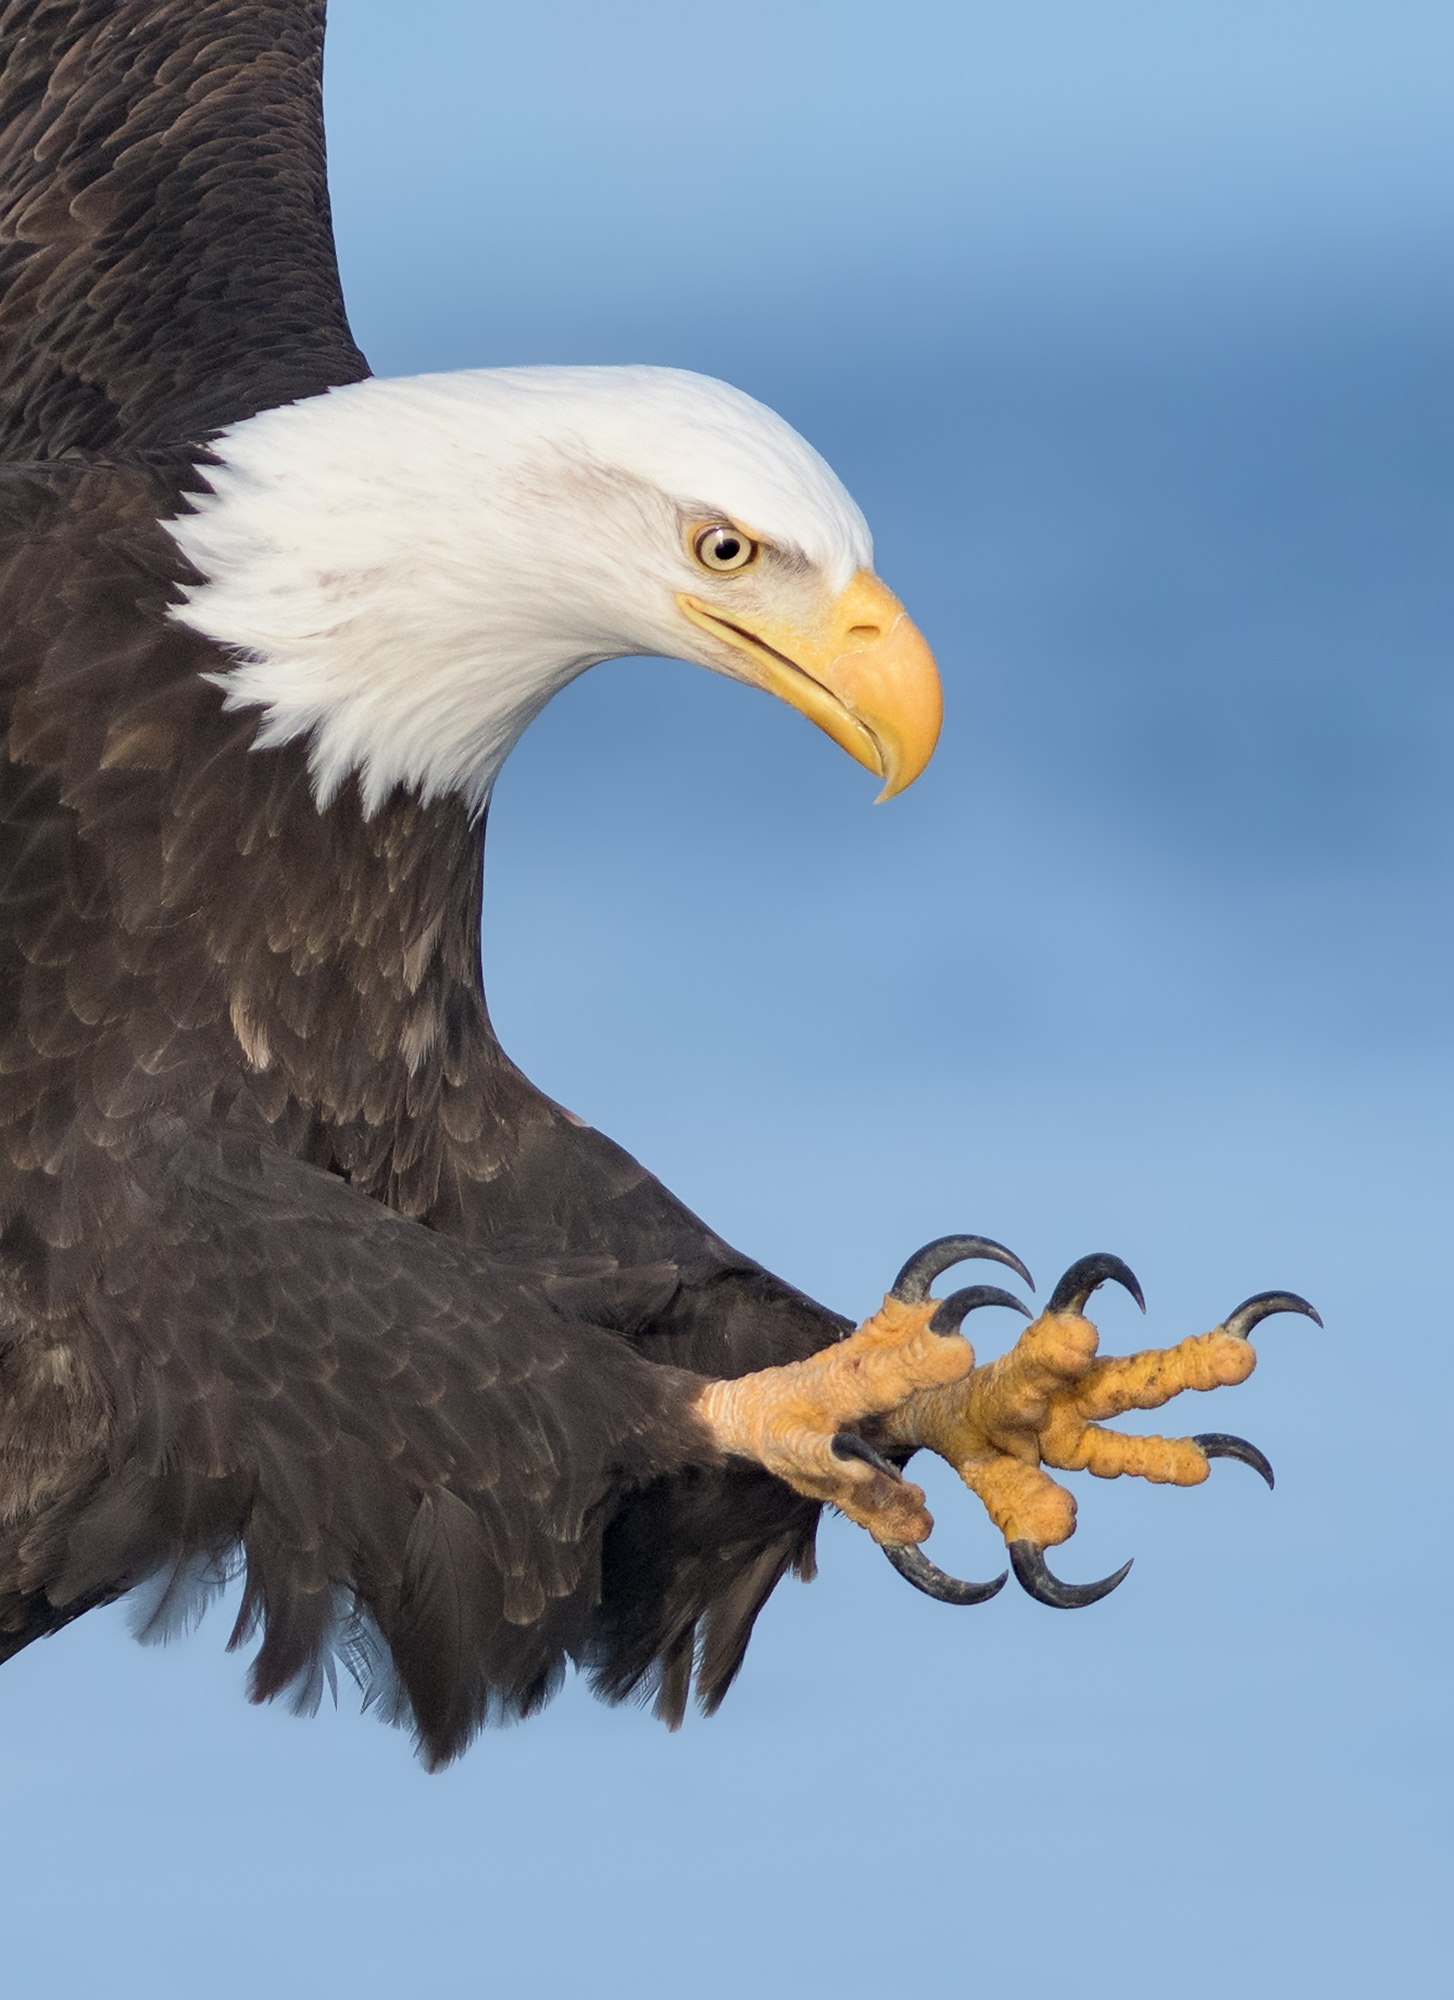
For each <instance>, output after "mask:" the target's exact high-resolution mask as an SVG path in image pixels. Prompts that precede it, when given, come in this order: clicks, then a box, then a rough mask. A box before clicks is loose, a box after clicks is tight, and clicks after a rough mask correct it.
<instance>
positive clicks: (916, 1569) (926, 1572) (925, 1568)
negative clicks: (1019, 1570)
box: [880, 1542, 1010, 1604]
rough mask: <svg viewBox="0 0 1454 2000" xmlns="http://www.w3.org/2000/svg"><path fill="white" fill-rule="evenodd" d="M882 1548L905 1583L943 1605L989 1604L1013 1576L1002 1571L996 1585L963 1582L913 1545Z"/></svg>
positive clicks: (887, 1543) (894, 1543) (898, 1543)
mask: <svg viewBox="0 0 1454 2000" xmlns="http://www.w3.org/2000/svg"><path fill="white" fill-rule="evenodd" d="M880 1546H881V1547H882V1549H883V1552H884V1554H885V1555H886V1556H887V1557H888V1559H889V1561H890V1562H891V1563H892V1564H893V1566H894V1568H895V1569H896V1570H897V1571H898V1573H899V1575H900V1576H901V1577H902V1578H903V1579H904V1581H905V1582H906V1583H912V1584H913V1586H914V1588H915V1590H922V1591H923V1593H924V1595H925V1596H926V1597H937V1598H938V1600H939V1602H940V1603H941V1604H988V1603H989V1601H990V1599H991V1598H992V1597H998V1596H999V1594H1000V1592H1001V1591H1002V1590H1003V1589H1004V1587H1005V1583H1006V1581H1007V1580H1008V1578H1009V1574H1010V1572H1009V1571H1008V1570H1007V1569H1002V1570H1001V1571H1000V1573H999V1575H998V1576H997V1577H996V1578H995V1580H994V1582H993V1583H962V1582H961V1581H960V1579H959V1578H958V1577H957V1576H951V1575H950V1574H949V1572H948V1571H947V1570H942V1569H940V1567H939V1565H938V1564H937V1563H931V1562H930V1560H929V1558H928V1557H927V1556H926V1555H925V1553H924V1551H923V1550H922V1549H920V1548H916V1547H915V1546H914V1544H913V1543H912V1542H883V1543H881V1544H880Z"/></svg>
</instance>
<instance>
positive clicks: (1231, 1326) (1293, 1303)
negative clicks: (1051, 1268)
mask: <svg viewBox="0 0 1454 2000" xmlns="http://www.w3.org/2000/svg"><path fill="white" fill-rule="evenodd" d="M1030 1289H1031V1291H1034V1289H1035V1287H1034V1286H1033V1285H1032V1286H1031V1287H1030ZM1274 1313H1301V1314H1302V1315H1303V1317H1304V1318H1305V1319H1310V1320H1312V1321H1313V1323H1314V1324H1315V1325H1317V1326H1321V1325H1322V1324H1323V1321H1322V1317H1321V1315H1320V1314H1319V1312H1318V1309H1317V1307H1316V1306H1310V1305H1309V1304H1308V1302H1307V1300H1306V1299H1301V1298H1299V1297H1298V1295H1297V1293H1296V1292H1254V1293H1253V1294H1252V1297H1251V1298H1250V1299H1243V1301H1242V1303H1241V1305H1240V1306H1238V1308H1237V1310H1236V1311H1235V1312H1229V1313H1228V1314H1227V1317H1226V1318H1225V1319H1224V1320H1223V1321H1222V1325H1223V1327H1224V1328H1225V1330H1226V1331H1227V1332H1228V1333H1230V1334H1233V1335H1235V1336H1236V1338H1237V1339H1238V1340H1245V1339H1246V1338H1247V1336H1248V1334H1249V1333H1251V1331H1252V1329H1253V1327H1254V1326H1260V1325H1261V1324H1262V1322H1263V1320H1265V1319H1271V1317H1272V1315H1273V1314H1274Z"/></svg>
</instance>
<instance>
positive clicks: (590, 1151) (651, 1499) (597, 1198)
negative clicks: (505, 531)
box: [0, 0, 845, 1761]
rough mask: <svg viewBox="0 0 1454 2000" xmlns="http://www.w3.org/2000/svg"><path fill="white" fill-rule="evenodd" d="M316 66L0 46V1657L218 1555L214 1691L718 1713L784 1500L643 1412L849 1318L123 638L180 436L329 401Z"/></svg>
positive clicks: (218, 710)
mask: <svg viewBox="0 0 1454 2000" xmlns="http://www.w3.org/2000/svg"><path fill="white" fill-rule="evenodd" d="M321 32H322V8H321V5H315V4H307V3H306V0H297V4H294V0H287V3H286V4H284V3H283V0H253V4H238V0H213V4H202V5H199V4H196V0H191V4H186V0H170V4H161V5H148V4H143V0H130V4H122V5H120V6H116V5H103V4H100V0H86V4H81V5H74V4H73V5H63V4H52V5H48V4H44V0H41V4H34V0H32V4H29V5H11V6H10V7H9V8H8V9H7V10H6V11H5V13H4V15H3V16H0V112H3V114H4V116H5V117H6V118H7V119H8V121H9V122H8V125H7V126H6V128H5V130H4V131H3V133H0V162H3V170H4V174H5V196H6V201H7V207H6V211H5V219H4V221H3V224H0V281H3V285H4V291H3V296H0V336H3V338H0V441H3V444H4V449H5V455H6V457H7V458H8V463H6V464H4V465H0V634H3V646H0V706H3V712H0V731H3V732H5V733H4V739H3V740H4V741H5V742H6V744H7V747H8V758H7V759H6V761H5V763H4V765H3V768H0V1651H4V1652H10V1651H14V1650H15V1649H16V1648H17V1647H19V1646H21V1645H24V1644H26V1643H27V1642H28V1641H29V1640H31V1639H33V1638H36V1637H39V1636H41V1635H43V1634H44V1633H46V1632H49V1631H52V1630H55V1629H56V1628H57V1627H59V1626H60V1625H63V1624H65V1623H67V1622H68V1621H69V1620H70V1619H72V1618H74V1617H75V1616H77V1615H79V1614H80V1613H81V1612H83V1611H85V1610H86V1609H88V1608H90V1607H91V1606H93V1605H95V1604H98V1603H102V1602H105V1601H108V1600H110V1599H112V1598H114V1597H116V1596H117V1595H119V1594H120V1593H122V1592H124V1591H126V1590H128V1589H130V1588H132V1587H134V1586H135V1585H137V1584H138V1583H140V1582H141V1581H143V1580H144V1579H147V1578H152V1579H153V1580H154V1581H153V1584H152V1588H153V1591H154V1593H155V1596H154V1600H153V1616H154V1617H155V1619H156V1620H157V1621H159V1622H162V1623H164V1622H165V1621H166V1620H167V1619H168V1618H170V1617H172V1616H173V1615H174V1614H175V1612H176V1610H177V1607H178V1605H179V1603H181V1602H182V1601H183V1600H184V1599H185V1598H186V1596H187V1593H188V1590H189V1589H192V1588H194V1587H198V1586H204V1585H205V1584H206V1583H207V1582H209V1581H216V1580H217V1579H218V1578H219V1577H220V1576H222V1575H223V1574H225V1573H226V1569H227V1565H228V1562H229V1560H230V1558H231V1552H233V1551H236V1550H240V1551H241V1555H242V1559H243V1560H244V1561H245V1565H246V1575H247V1582H246V1594H245V1599H244V1605H243V1612H242V1616H241V1618H240V1620H239V1631H240V1633H246V1632H250V1631H252V1630H254V1629H256V1630H259V1631H260V1632H261V1635H262V1644H261V1648H260V1651H259V1654H258V1657H257V1661H256V1665H255V1668H254V1686H255V1690H256V1692H257V1693H258V1694H259V1695H260V1696H261V1695H270V1694H273V1693H276V1692H278V1691H279V1690H281V1689H283V1688H291V1689H292V1690H293V1691H294V1692H295V1694H296V1695H297V1696H298V1697H299V1698H300V1699H302V1700H304V1701H307V1700H308V1699H310V1698H312V1697H313V1696H314V1695H315V1694H316V1690H317V1688H318V1686H319V1685H320V1676H321V1675H322V1674H323V1673H324V1672H326V1671H327V1669H328V1662H329V1659H330V1657H331V1652H332V1650H333V1648H334V1647H335V1645H337V1644H339V1643H340V1639H341V1635H343V1638H344V1640H345V1642H346V1643H347V1644H351V1647H352V1653H353V1657H355V1659H357V1660H360V1661H363V1662H365V1663H367V1665H366V1671H368V1672H372V1673H373V1674H374V1675H375V1676H376V1677H377V1678H378V1680H379V1682H380V1689H381V1691H383V1689H384V1684H385V1683H387V1699H388V1702H389V1705H390V1708H391V1712H393V1713H395V1714H396V1715H398V1716H400V1717H401V1718H405V1719H409V1718H412V1720H413V1722H414V1723H415V1725H416V1727H417V1730H418V1733H419V1737H420V1741H421V1744H422V1747H423V1749H424V1753H425V1754H426V1756H427V1757H428V1758H429V1759H430V1760H431V1761H440V1760H442V1759H444V1758H447V1757H448V1756H450V1755H452V1754H454V1753H455V1752H456V1751H457V1750H458V1749H459V1748H461V1747H462V1745H463V1744H464V1743H465V1742H467V1741H468V1739H469V1736H470V1735H471V1733H472V1732H473V1730H474V1729H475V1728H476V1727H477V1726H478V1725H479V1723H480V1722H481V1721H482V1720H484V1719H486V1718H487V1717H488V1716H490V1715H491V1714H500V1715H504V1714H518V1713H522V1712H528V1711H529V1710H530V1709H531V1708H532V1707H534V1706H537V1705H538V1704H539V1702H540V1701H541V1700H542V1699H544V1698H545V1696H546V1695H547V1694H548V1692H549V1691H550V1689H551V1687H552V1686H553V1685H554V1684H555V1682H556V1681H557V1680H558V1678H559V1675H560V1672H561V1670H562V1666H563V1663H564V1661H565V1659H566V1658H567V1657H568V1656H573V1657H575V1658H576V1659H578V1660H580V1661H582V1662H583V1663H585V1664H587V1665H588V1666H589V1667H590V1668H591V1669H592V1671H593V1673H594V1675H595V1677H596V1682H597V1685H598V1686H599V1687H600V1689H601V1690H602V1692H604V1693H606V1694H607V1695H609V1696H611V1697H616V1698H618V1697H620V1696H623V1695H626V1694H628V1693H631V1692H633V1691H636V1690H640V1689H642V1688H650V1687H653V1686H654V1687H656V1688H657V1689H658V1707H659V1709H660V1710H661V1712H663V1713H664V1714H665V1715H666V1716H667V1717H668V1719H671V1720H675V1719H677V1718H678V1717H679V1716H680V1714H681V1712H682V1708H683V1706H684V1704H685V1701H686V1698H687V1693H688V1688H689V1684H690V1679H691V1671H692V1665H693V1658H694V1653H695V1654H696V1655H697V1656H698V1657H699V1667H700V1671H699V1674H698V1688H699V1693H700V1695H701V1697H702V1698H703V1699H704V1701H705V1702H706V1703H707V1704H708V1705H709V1706H711V1705H714V1704H715V1702H716V1701H717V1700H719V1699H720V1698H721V1695H722V1693H723V1692H725V1689H726V1687H727V1685H728V1684H729V1682H730V1681H731V1679H732V1677H733V1675H734V1674H735V1672H736V1670H737V1667H738V1666H739V1664H740V1662H741V1657H742V1652H743V1649H744V1647H745V1645H746V1642H747V1638H748V1635H749V1633H750V1631H751V1627H752V1622H753V1619H754V1618H755V1616H756V1614H757V1612H758V1610H759V1609H760V1608H761V1605H762V1603H763V1601H764V1600H765V1598H766V1596H767V1594H768V1592H769V1591H770V1590H771V1589H772V1587H773V1585H774V1584H775V1583H776V1582H777V1581H778V1579H779V1578H780V1577H781V1576H782V1574H783V1573H784V1571H785V1570H786V1569H787V1568H788V1567H789V1565H791V1564H794V1563H796V1564H797V1565H798V1566H799V1567H800V1568H806V1567H809V1566H810V1565H811V1549H812V1537H813V1531H814V1527H815V1523H816V1512H817V1510H816V1508H815V1507H814V1506H813V1505H811V1504H810V1503H808V1502H806V1501H803V1500H800V1499H798V1498H797V1497H796V1496H794V1495H793V1494H792V1493H791V1492H789V1491H788V1490H787V1488H785V1487H783V1486H781V1485H779V1484H778V1483H777V1482H775V1481H773V1480H771V1479H769V1478H768V1477H766V1476H765V1475H763V1474H761V1473H757V1472H755V1471H754V1470H753V1469H751V1468H750V1467H747V1466H743V1465H736V1464H734V1465H731V1466H724V1465H721V1464H717V1463H713V1454H712V1451H711V1448H710V1445H709V1443H708V1441H707V1440H706V1438H705V1436H704V1433H703V1432H702V1431H701V1429H700V1427H699V1425H698V1424H697V1422H696V1420H695V1419H694V1417H693V1416H692V1414H691V1410H690V1407H689V1406H690V1399H691V1397H692V1395H693V1394H694V1393H695V1391H696V1389H697V1388H698V1387H699V1385H700V1380H701V1378H702V1376H704V1375H724V1374H726V1375H731V1374H740V1373H744V1372H746V1371H748V1370H751V1369H756V1368H760V1367H763V1366H766V1365H769V1364H771V1363H773V1362H776V1361H782V1360H789V1359H795V1358H797V1357H799V1356H801V1355H803V1354H806V1353H809V1352H811V1351H813V1350H814V1349H816V1348H818V1347H821V1346H823V1345H824V1344H825V1343H827V1342H830V1341H832V1340H834V1339H836V1338H837V1337H838V1336H839V1334H840V1333H841V1332H842V1330H843V1328H844V1324H845V1323H844V1322H843V1321H841V1320H840V1319H838V1318H837V1317H836V1316H835V1315H833V1314H830V1313H828V1312H826V1311H825V1310H824V1309H823V1308H821V1307H818V1306H816V1305H814V1304H813V1303H812V1302H811V1301H809V1300H807V1299H805V1298H803V1297H802V1296H801V1295H800V1294H798V1293H796V1292H794V1291H793V1290H791V1288H789V1287H787V1286H785V1285H783V1284H781V1283H780V1282H779V1281H778V1280H776V1279H774V1278H772V1277H770V1276H769V1275H768V1274H767V1273H765V1272H764V1271H762V1270H761V1269H760V1268H759V1267H758V1266H757V1265H755V1264H754V1263H752V1262H751V1260H750V1259H747V1258H744V1257H741V1256H739V1255H738V1254H737V1253H735V1252H733V1251H731V1250H730V1249H729V1248H728V1247H727V1246H726V1245H725V1244H723V1243H722V1242H721V1241H720V1240H719V1239H717V1238H716V1237H715V1236H714V1235H712V1233H711V1232H710V1231H709V1230H707V1229H706V1228H705V1227H704V1226H703V1225H702V1224H701V1223H700V1222H699V1221H698V1220H697V1219H696V1218H695V1217H694V1216H692V1215H691V1214H689V1213H688V1212H687V1211H686V1210H685V1209H684V1208H683V1207H682V1206H681V1204H680V1203H678V1202H677V1201H676V1200H675V1199H674V1198H673V1197H672V1196H671V1195H670V1194H669V1193H668V1192H667V1191H666V1190H665V1189H664V1188H662V1187H661V1186H660V1184H659V1183H658V1182H656V1181H655V1180H653V1179H652V1178H651V1176H650V1175H648V1174H647V1173H646V1172H645V1171H644V1170H643V1169H642V1168H641V1167H640V1166H638V1165H637V1163H636V1162H635V1161H634V1160H632V1159H630V1158H629V1157H628V1156H627V1155H626V1154H624V1153H623V1152H621V1150H620V1149H619V1148H617V1147H616V1146H614V1145H612V1144H611V1142H610V1141H609V1140H607V1139H605V1138H603V1137H602V1136H601V1135H600V1134H599V1133H596V1132H593V1131H591V1130H589V1129H587V1128H584V1127H581V1126H579V1125H577V1124H576V1123H575V1122H574V1121H573V1120H571V1119H569V1118H568V1117H567V1116H566V1115H565V1114H564V1113H562V1112H561V1111H560V1110H559V1109H558V1107H556V1106H554V1105H552V1104H551V1103H550V1102H549V1101H548V1100H547V1099H545V1098H544V1097H542V1096H541V1094H540V1093H539V1092H537V1091H536V1090H535V1089H534V1088H533V1087H532V1086H531V1085H530V1084H529V1083H528V1082H527V1081H526V1079H525V1078H523V1077H522V1076H521V1075H520V1073H519V1072H518V1071H517V1070H516V1069H515V1068H514V1066H513V1065H512V1064H511V1063H510V1062H509V1061H508V1059H507V1058H506V1057H505V1056H504V1055H503V1053H502V1052H501V1050H500V1048H499V1046H498V1044H497V1042H496V1041H495V1039H494V1036H493V1034H492V1032H491V1029H490V1024H489V1019H488V1015H487V1013H486V1009H485V1002H484V994H483V990H482V986H481V980H480V972H479V904H480V887H481V869H482V857H481V843H480V836H479V829H478V827H477V826H474V825H472V824H471V822H470V820H469V817H468V815H467V813H466V811H465V809H464V808H463V806H461V805H459V804H456V803H454V802H451V801H443V802H439V803H435V804H433V805H430V806H428V807H424V806H421V805H420V804H419V802H418V800H417V799H415V798H412V797H409V796H405V795H403V794H402V793H400V794H396V795H395V796H394V797H393V798H392V799H390V800H389V801H388V803H387V804H386V805H385V807H384V808H383V809H382V810H381V811H380V812H378V813H377V814H375V815H374V816H373V817H372V818H371V819H367V820H366V819H365V818H364V816H363V814H362V811H361V809H360V805H359V801H358V798H357V794H356V792H355V790H354V789H353V787H352V786H349V787H347V788H346V789H345V790H344V792H343V793H342V794H341V795H340V796H339V798H338V799H337V800H336V801H335V802H334V803H333V804H332V805H331V806H330V807H329V809H328V810H327V811H325V812H320V811H319V810H318V809H317V806H316V804H315V802H314V799H313V795H312V793H311V790H310V787H309V783H308V775H307V768H306V756H305V752H304V749H303V748H302V747H301V746H298V745H293V746H290V747H287V748H283V749H272V750H264V751H258V750H255V749H254V748H253V747H252V745H253V738H254V732H255V720H254V718H253V717H252V716H250V715H246V714H244V715H228V714H225V713H224V712H223V708H222V699H221V695H220V694H219V692H218V690H217V689H216V688H215V687H214V686H212V685H211V684H210V683H209V682H207V681H206V680H205V679H204V678H203V676H204V675H205V674H207V673H209V672H212V671H215V670H216V669H217V668H218V666H219V664H220V660H219V656H218V654H217V653H216V651H215V650H214V649H213V648H212V647H211V646H210V645H209V644H208V643H207V642H206V641H205V640H203V639H201V638H199V637H198V636H196V635H195V634H193V633H191V632H189V631H187V630H185V629H184V628H182V627H179V626H177V625H176V624H174V623H171V622H169V620H168V616H167V613H168V608H169V606H170V605H172V604H174V603H175V602H176V601H177V596H178V586H179V584H180V583H181V582H184V581H186V580H187V578H188V572H187V571H186V568H185V564H184V563H183V560H182V558H181V557H180V555H179V553H178V551H177V549H176V546H175V544H174V543H173V542H172V541H171V539H170V537H169V536H168V535H167V533H166V531H165V527H164V526H163V525H162V524H163V523H164V522H165V520H166V519H167V518H168V517H170V516H172V515H174V514H175V512H176V511H177V509H178V507H179V506H181V505H184V504H185V500H184V496H185V494H186V493H187V492H188V491H195V490H196V489H197V486H198V483H199V481H200V480H201V479H203V478H205V465H206V432H207V431H208V430H209V428H212V427H215V426H217V425H219V424H221V423H223V422H226V421H230V420H232V419H236V418H239V417H242V416H246V415H249V414H251V413H252V412H253V411H255V410H256V409H258V408H264V407H268V406H270V405H272V404H275V403H279V402H283V401H287V400H290V399H293V398H296V397H297V396H299V395H306V394H310V393H314V392H316V391H318V390H320V389H322V388H323V387H326V386H327V385H328V384H330V383H338V382H344V381H349V380H354V379H357V378H358V377H359V376H360V375H362V374H363V373H365V372H366V371H365V368H364V364H363V361H362V358H361V357H360V356H359V354H358V352H357V349H356V348H354V346H353V344H352V341H351V339H350V338H349V335H348V330H347V324H346V321H345V319H344V315H343V308H342V304H341V301H340V299H339V297H338V291H337V282H336V273H335V270H334V264H333V251H332V243H331V238H330V235H329V228H328V214H327V195H326V188H325V185H324V179H323V153H322V139H321V126H320V117H319V101H318V87H319V59H320V49H321ZM47 79H51V82H50V87H49V94H43V93H44V92H45V89H46V84H47ZM103 197H104V198H103ZM219 202H220V203H221V204H222V206H221V207H220V208H219V207H218V203H219ZM229 218H231V219H230V220H229ZM88 274H89V275H88ZM350 1621H352V1622H350ZM349 1632H351V1633H352V1639H351V1641H348V1640H347V1634H348V1633H349Z"/></svg>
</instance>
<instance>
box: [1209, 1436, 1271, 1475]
mask: <svg viewBox="0 0 1454 2000" xmlns="http://www.w3.org/2000/svg"><path fill="white" fill-rule="evenodd" d="M1192 1443H1193V1444H1195V1445H1200V1447H1201V1453H1202V1457H1203V1458H1239V1459H1241V1461H1242V1463H1243V1464H1244V1465H1250V1466H1251V1467H1252V1470H1253V1471H1254V1472H1260V1473H1261V1474H1262V1477H1263V1478H1264V1479H1265V1480H1266V1481H1267V1483H1268V1485H1269V1486H1276V1484H1277V1481H1276V1480H1275V1479H1274V1478H1273V1476H1272V1465H1271V1462H1270V1460H1269V1459H1268V1457H1267V1454H1266V1453H1265V1452H1261V1451H1259V1450H1258V1449H1257V1447H1256V1445H1255V1444H1249V1443H1248V1442H1247V1440H1246V1438H1239V1437H1233V1435H1232V1433H1231V1432H1230V1431H1198V1432H1197V1434H1196V1436H1195V1437H1194V1438H1193V1439H1192Z"/></svg>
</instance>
